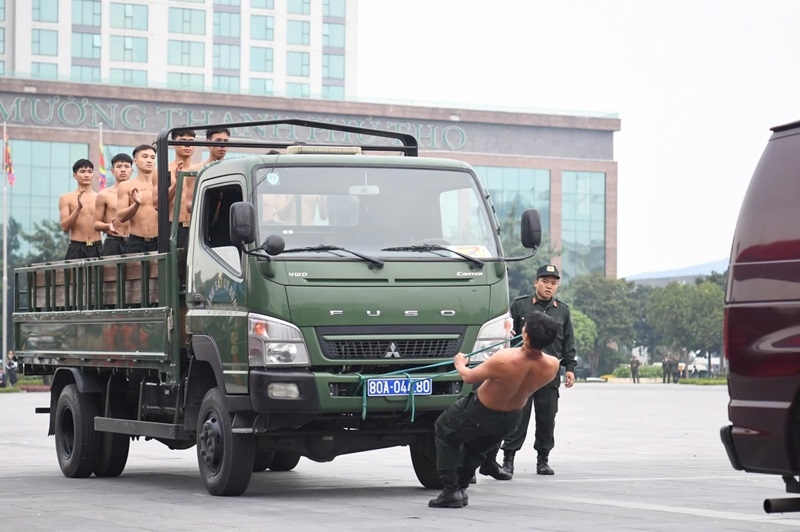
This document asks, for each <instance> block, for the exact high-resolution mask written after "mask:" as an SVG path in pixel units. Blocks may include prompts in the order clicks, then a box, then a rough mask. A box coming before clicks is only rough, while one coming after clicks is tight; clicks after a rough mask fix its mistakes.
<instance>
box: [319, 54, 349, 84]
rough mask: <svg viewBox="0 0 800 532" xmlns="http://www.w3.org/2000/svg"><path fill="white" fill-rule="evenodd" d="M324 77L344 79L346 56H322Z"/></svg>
mask: <svg viewBox="0 0 800 532" xmlns="http://www.w3.org/2000/svg"><path fill="white" fill-rule="evenodd" d="M322 77H323V78H330V79H344V55H339V54H322Z"/></svg>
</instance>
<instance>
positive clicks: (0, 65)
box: [0, 61, 6, 76]
mask: <svg viewBox="0 0 800 532" xmlns="http://www.w3.org/2000/svg"><path fill="white" fill-rule="evenodd" d="M5 73H6V62H5V61H0V76H3V75H5Z"/></svg>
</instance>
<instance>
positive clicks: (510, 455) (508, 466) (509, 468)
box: [501, 451, 517, 475]
mask: <svg viewBox="0 0 800 532" xmlns="http://www.w3.org/2000/svg"><path fill="white" fill-rule="evenodd" d="M515 454H517V452H516V451H505V452H504V453H503V467H502V468H501V469H502V470H503V471H505V472H506V473H508V474H509V475H513V474H514V455H515Z"/></svg>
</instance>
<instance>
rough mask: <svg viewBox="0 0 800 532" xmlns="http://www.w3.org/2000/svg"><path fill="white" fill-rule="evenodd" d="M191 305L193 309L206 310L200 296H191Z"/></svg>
mask: <svg viewBox="0 0 800 532" xmlns="http://www.w3.org/2000/svg"><path fill="white" fill-rule="evenodd" d="M192 304H193V305H194V308H206V302H205V300H204V299H203V296H202V295H201V294H193V295H192Z"/></svg>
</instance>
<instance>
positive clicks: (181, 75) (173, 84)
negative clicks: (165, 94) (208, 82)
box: [167, 72, 205, 90]
mask: <svg viewBox="0 0 800 532" xmlns="http://www.w3.org/2000/svg"><path fill="white" fill-rule="evenodd" d="M204 84H205V80H204V79H203V74H187V73H185V72H169V73H168V74H167V86H168V87H169V88H170V89H188V90H203V88H204Z"/></svg>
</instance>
